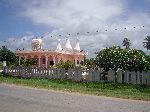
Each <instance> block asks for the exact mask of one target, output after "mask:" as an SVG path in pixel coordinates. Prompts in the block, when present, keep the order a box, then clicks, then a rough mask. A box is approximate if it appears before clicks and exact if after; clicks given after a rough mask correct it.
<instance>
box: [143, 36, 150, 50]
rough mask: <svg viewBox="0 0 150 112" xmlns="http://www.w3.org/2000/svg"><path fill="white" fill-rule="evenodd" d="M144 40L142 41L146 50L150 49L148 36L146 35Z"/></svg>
mask: <svg viewBox="0 0 150 112" xmlns="http://www.w3.org/2000/svg"><path fill="white" fill-rule="evenodd" d="M144 40H145V41H146V42H143V46H144V48H146V49H147V50H150V36H147V37H146V38H145V39H144Z"/></svg>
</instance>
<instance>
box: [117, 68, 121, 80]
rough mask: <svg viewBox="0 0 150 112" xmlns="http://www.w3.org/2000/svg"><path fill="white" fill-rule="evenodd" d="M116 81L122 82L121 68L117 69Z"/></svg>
mask: <svg viewBox="0 0 150 112" xmlns="http://www.w3.org/2000/svg"><path fill="white" fill-rule="evenodd" d="M117 82H118V83H122V70H118V71H117Z"/></svg>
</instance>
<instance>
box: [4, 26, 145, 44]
mask: <svg viewBox="0 0 150 112" xmlns="http://www.w3.org/2000/svg"><path fill="white" fill-rule="evenodd" d="M141 27H142V28H144V27H145V26H140V28H141ZM132 28H133V29H136V28H138V27H135V26H134V27H132ZM122 29H124V30H127V29H128V28H126V27H124V28H122ZM122 29H120V28H115V29H110V30H114V31H118V30H122ZM130 29H131V28H130ZM100 31H105V32H108V31H109V29H105V30H96V31H95V32H96V33H99V32H100ZM90 33H93V32H89V31H87V32H85V34H90ZM79 34H80V33H79V32H77V33H76V35H79ZM67 35H68V36H70V35H71V34H70V33H67ZM58 36H59V37H62V36H63V35H61V34H58ZM50 37H54V35H50ZM35 38H36V39H38V37H37V36H36V37H35ZM40 38H44V36H41V37H40ZM32 39H34V38H32ZM23 40H24V41H25V40H26V39H23ZM15 41H16V40H15V39H14V40H13V42H15ZM3 42H4V43H8V42H9V40H7V41H6V40H5V41H3Z"/></svg>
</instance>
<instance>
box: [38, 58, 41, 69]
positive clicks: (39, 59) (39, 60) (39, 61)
mask: <svg viewBox="0 0 150 112" xmlns="http://www.w3.org/2000/svg"><path fill="white" fill-rule="evenodd" d="M38 63H39V65H38V67H40V65H41V56H38Z"/></svg>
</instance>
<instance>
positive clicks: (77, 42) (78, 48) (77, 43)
mask: <svg viewBox="0 0 150 112" xmlns="http://www.w3.org/2000/svg"><path fill="white" fill-rule="evenodd" d="M74 51H78V52H80V51H81V49H80V44H79V38H78V37H77V40H76V45H75V48H74Z"/></svg>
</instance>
